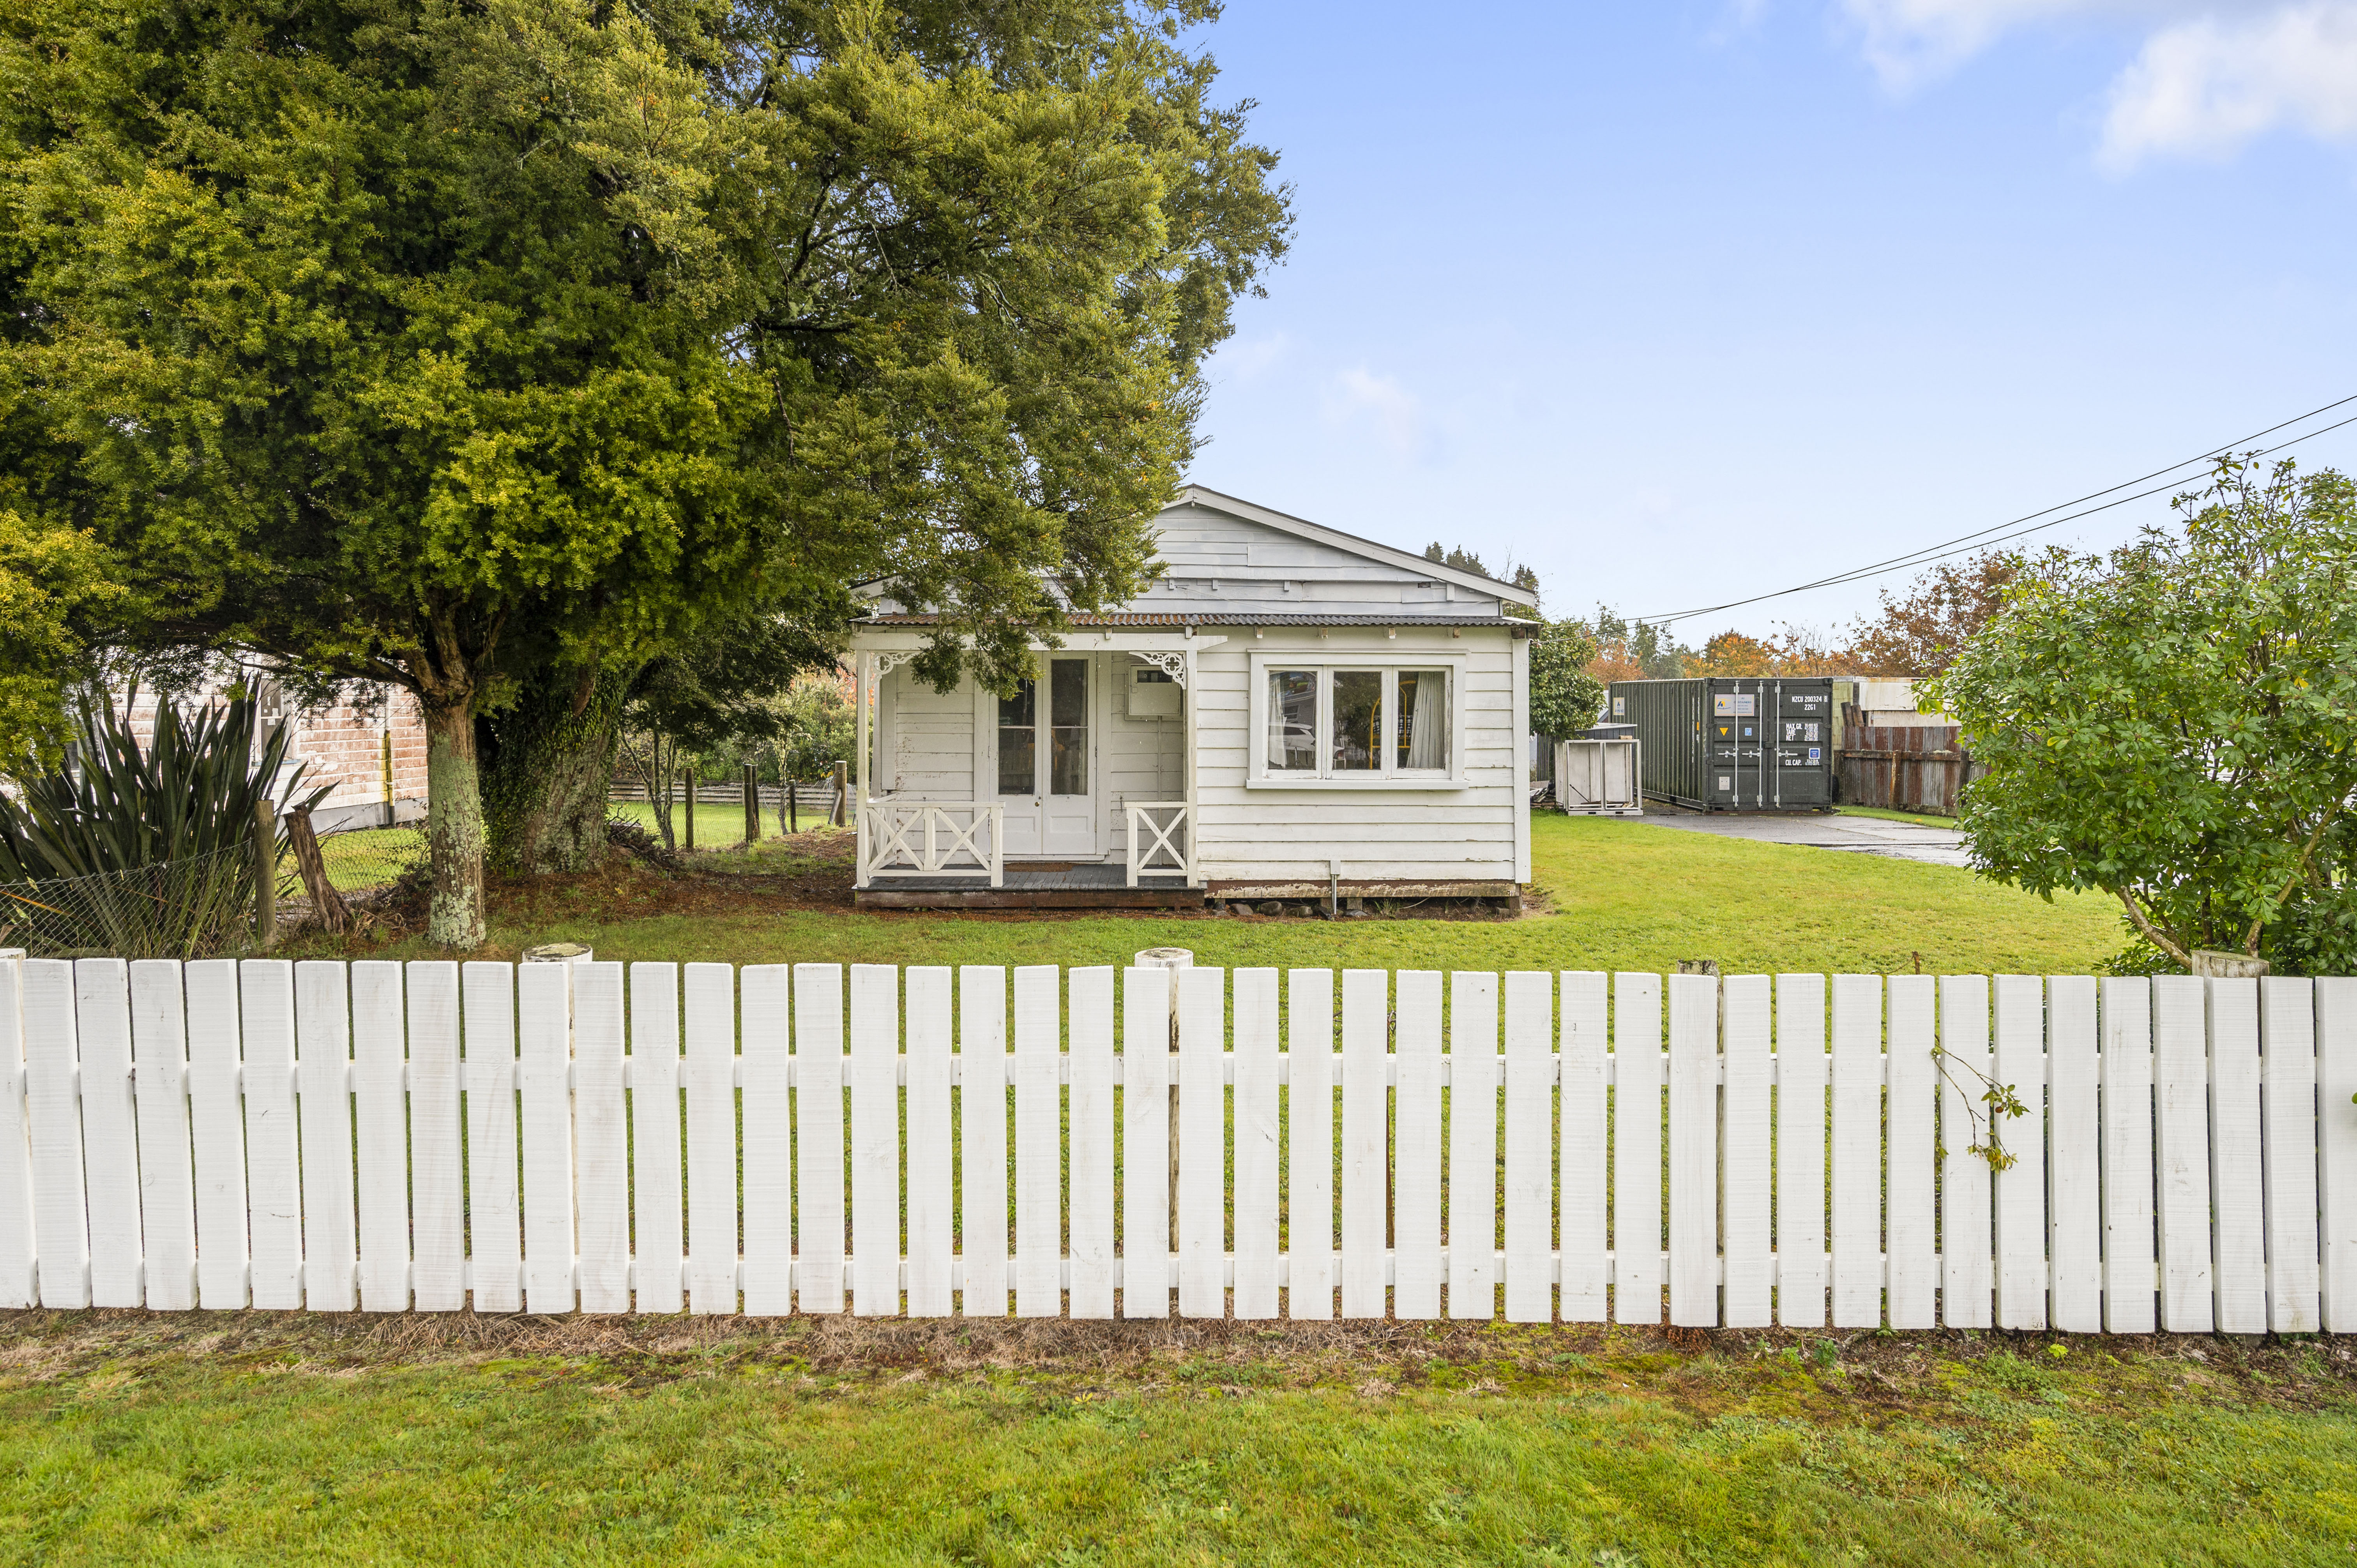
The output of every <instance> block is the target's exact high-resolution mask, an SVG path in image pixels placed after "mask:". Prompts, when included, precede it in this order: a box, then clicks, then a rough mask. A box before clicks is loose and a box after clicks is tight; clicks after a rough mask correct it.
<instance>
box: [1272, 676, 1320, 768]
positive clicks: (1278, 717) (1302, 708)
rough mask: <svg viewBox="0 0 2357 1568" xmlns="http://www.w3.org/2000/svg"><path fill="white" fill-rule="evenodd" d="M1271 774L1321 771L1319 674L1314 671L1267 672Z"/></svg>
mask: <svg viewBox="0 0 2357 1568" xmlns="http://www.w3.org/2000/svg"><path fill="white" fill-rule="evenodd" d="M1268 767H1269V769H1270V771H1272V772H1275V771H1278V770H1289V769H1299V770H1302V771H1305V772H1310V773H1314V772H1316V771H1317V770H1318V674H1317V671H1313V670H1272V671H1269V672H1268Z"/></svg>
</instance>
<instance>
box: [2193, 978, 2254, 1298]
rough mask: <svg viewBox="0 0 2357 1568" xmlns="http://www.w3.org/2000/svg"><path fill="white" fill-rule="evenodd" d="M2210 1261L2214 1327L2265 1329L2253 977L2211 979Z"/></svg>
mask: <svg viewBox="0 0 2357 1568" xmlns="http://www.w3.org/2000/svg"><path fill="white" fill-rule="evenodd" d="M2204 983H2205V984H2206V985H2207V986H2208V987H2209V992H2210V994H2209V1015H2210V1029H2209V1034H2210V1202H2211V1226H2212V1261H2211V1270H2212V1280H2213V1282H2214V1283H2213V1288H2214V1289H2215V1290H2216V1292H2217V1296H2218V1332H2219V1333H2221V1334H2264V1333H2266V1328H2267V1273H2266V1271H2267V1235H2266V1189H2265V1176H2264V1166H2263V1164H2262V1159H2263V1153H2262V1149H2261V1134H2260V1128H2259V983H2258V982H2257V981H2255V980H2212V981H2206V982H2204Z"/></svg>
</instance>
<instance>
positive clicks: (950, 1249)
mask: <svg viewBox="0 0 2357 1568" xmlns="http://www.w3.org/2000/svg"><path fill="white" fill-rule="evenodd" d="M1085 972H1086V973H1092V974H1093V973H1099V972H1103V973H1107V974H1110V971H1095V970H1091V971H1085ZM1081 973H1082V972H1075V973H1074V976H1073V982H1072V1048H1073V1052H1074V1060H1073V1064H1072V1083H1073V1089H1072V1101H1073V1110H1072V1120H1073V1123H1074V1127H1075V1140H1074V1144H1073V1151H1072V1194H1073V1202H1074V1210H1073V1219H1074V1233H1075V1240H1077V1236H1078V1230H1079V1202H1080V1196H1081V1188H1080V1175H1081V1155H1080V1144H1079V1141H1078V1132H1077V1129H1078V1125H1079V1122H1080V1095H1081V1090H1080V1079H1081V1066H1080V1061H1079V1054H1080V1052H1081V1048H1082V1047H1081V1042H1082V1037H1083V1035H1084V1033H1085V1030H1084V1028H1083V1026H1082V1017H1081V1014H1082V1008H1081V994H1082V989H1081V981H1080V978H1079V976H1080V974H1081ZM951 983H952V981H951V972H950V970H949V968H948V966H947V965H931V966H927V967H922V968H911V969H910V970H909V982H908V985H909V1022H908V1031H909V1316H911V1317H947V1316H949V1315H950V1308H951V1305H952V1294H951V1289H952V1287H951V1273H950V1265H951V1263H952V1262H953V1261H954V1260H955V1258H956V1256H957V1212H956V1210H955V1208H953V1207H952V1204H951V1201H950V1200H951V1197H952V1181H951V1175H950V1155H951V1151H952V1149H954V1148H955V1147H956V1145H955V1144H954V1143H953V1142H952V1123H951V1120H950V1066H951V1063H952V1056H951V1053H950V1046H951V1044H952V1040H953V1038H954V1036H953V1034H952V1030H953V1028H954V1026H955V1020H954V1018H953V1017H952V1009H951V999H950V987H951ZM1112 1001H1113V998H1112V983H1111V981H1110V980H1108V981H1107V983H1106V998H1105V1004H1106V1005H1107V1006H1108V1007H1110V1006H1111V1005H1112ZM1112 1031H1113V1024H1112V1020H1111V1019H1110V1018H1108V1019H1107V1020H1106V1023H1105V1033H1106V1047H1105V1048H1106V1049H1107V1050H1108V1051H1110V1050H1111V1049H1112V1040H1111V1036H1112ZM1105 1071H1106V1074H1107V1076H1108V1078H1110V1076H1111V1073H1112V1069H1111V1067H1110V1066H1108V1067H1107V1068H1106V1069H1105ZM1107 1092H1108V1094H1110V1092H1111V1090H1107ZM752 1115H753V1101H752V1097H751V1096H750V1095H749V1094H748V1095H747V1097H746V1101H745V1116H746V1125H747V1127H748V1129H749V1128H750V1127H751V1125H752ZM1112 1155H1113V1151H1112V1145H1111V1133H1110V1130H1108V1133H1107V1139H1106V1150H1105V1164H1104V1170H1103V1180H1105V1181H1106V1182H1111V1181H1112V1180H1113V1158H1112ZM749 1179H750V1173H749V1172H748V1181H749ZM1112 1214H1113V1204H1112V1199H1111V1198H1110V1197H1107V1198H1106V1201H1105V1215H1106V1220H1107V1224H1108V1226H1110V1224H1111V1220H1112ZM1077 1250H1078V1249H1077V1246H1076V1247H1075V1251H1077ZM1105 1250H1106V1252H1107V1254H1108V1260H1109V1259H1110V1254H1111V1252H1112V1239H1111V1237H1110V1236H1108V1237H1107V1239H1106V1248H1105ZM1080 1300H1081V1295H1080V1287H1079V1285H1078V1283H1077V1282H1076V1283H1075V1284H1074V1286H1073V1295H1072V1313H1073V1316H1076V1317H1077V1316H1081V1312H1080ZM1112 1313H1113V1276H1112V1271H1111V1265H1110V1261H1108V1264H1107V1270H1106V1275H1105V1311H1104V1312H1103V1313H1102V1314H1099V1315H1097V1316H1112Z"/></svg>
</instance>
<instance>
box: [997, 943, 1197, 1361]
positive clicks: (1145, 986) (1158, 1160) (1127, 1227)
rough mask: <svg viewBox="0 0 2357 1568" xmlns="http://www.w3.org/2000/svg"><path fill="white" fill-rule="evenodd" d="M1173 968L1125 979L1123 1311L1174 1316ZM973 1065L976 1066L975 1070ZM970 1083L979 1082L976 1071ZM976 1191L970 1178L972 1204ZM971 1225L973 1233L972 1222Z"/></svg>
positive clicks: (1129, 975) (1139, 971)
mask: <svg viewBox="0 0 2357 1568" xmlns="http://www.w3.org/2000/svg"><path fill="white" fill-rule="evenodd" d="M1170 975H1171V971H1169V970H1167V969H1132V970H1128V971H1125V972H1124V973H1123V975H1122V980H1121V1001H1122V1015H1121V1085H1122V1087H1121V1102H1122V1103H1121V1116H1122V1122H1121V1141H1122V1161H1123V1169H1122V1186H1121V1254H1122V1256H1121V1315H1122V1316H1124V1317H1168V1316H1170V1283H1171V1282H1170V1262H1169V1258H1170V1100H1169V1090H1170ZM972 1070H973V1069H972V1067H971V1066H969V1067H968V1069H967V1071H968V1073H969V1074H971V1072H972ZM966 1081H968V1082H969V1083H971V1082H972V1081H973V1079H972V1078H971V1076H969V1077H968V1079H967V1080H966ZM967 1146H968V1147H969V1148H971V1147H972V1144H968V1145H967ZM973 1189H974V1184H973V1179H972V1177H971V1176H969V1177H968V1179H967V1184H966V1190H967V1192H968V1194H969V1197H968V1200H967V1201H968V1202H969V1203H971V1202H972V1201H973V1200H972V1197H971V1196H970V1195H971V1194H972V1192H973ZM968 1212H969V1213H971V1212H972V1210H971V1209H969V1210H968ZM967 1230H968V1233H969V1234H971V1233H972V1230H973V1222H972V1221H971V1220H969V1221H968V1224H967Z"/></svg>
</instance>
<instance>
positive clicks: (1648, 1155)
mask: <svg viewBox="0 0 2357 1568" xmlns="http://www.w3.org/2000/svg"><path fill="white" fill-rule="evenodd" d="M1661 1042H1662V977H1661V976H1660V975H1658V974H1621V975H1617V976H1615V977H1614V979H1613V983H1612V1067H1613V1084H1614V1087H1613V1090H1612V1172H1613V1195H1612V1316H1613V1320H1614V1321H1615V1322H1619V1323H1659V1322H1661V1320H1662V1196H1663V1195H1662V1055H1661Z"/></svg>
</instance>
